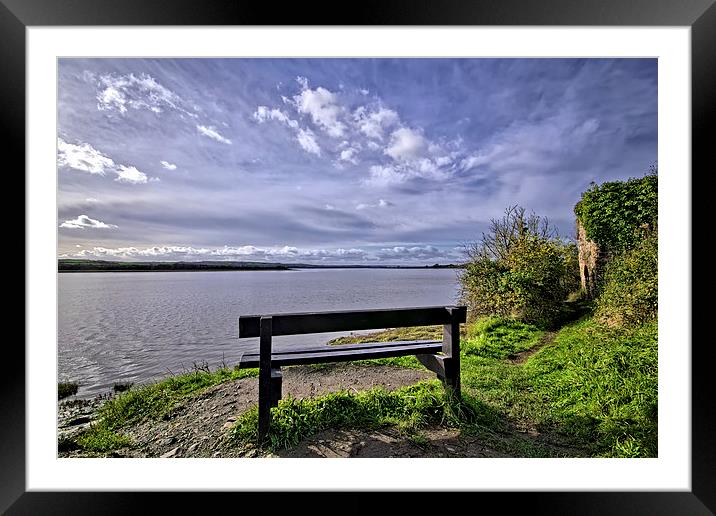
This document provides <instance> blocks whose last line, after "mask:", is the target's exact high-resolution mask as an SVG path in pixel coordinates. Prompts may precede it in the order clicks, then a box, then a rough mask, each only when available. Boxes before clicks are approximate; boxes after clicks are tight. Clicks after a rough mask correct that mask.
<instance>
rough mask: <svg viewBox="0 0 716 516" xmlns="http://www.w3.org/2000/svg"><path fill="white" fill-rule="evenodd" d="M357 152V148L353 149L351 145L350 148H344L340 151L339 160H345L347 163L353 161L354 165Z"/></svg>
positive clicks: (356, 161) (356, 162) (356, 160)
mask: <svg viewBox="0 0 716 516" xmlns="http://www.w3.org/2000/svg"><path fill="white" fill-rule="evenodd" d="M357 154H358V149H354V148H353V147H351V148H350V149H345V150H343V151H341V155H340V158H339V159H340V160H341V161H346V162H348V163H353V164H354V165H357V164H358V159H357V158H356V155H357Z"/></svg>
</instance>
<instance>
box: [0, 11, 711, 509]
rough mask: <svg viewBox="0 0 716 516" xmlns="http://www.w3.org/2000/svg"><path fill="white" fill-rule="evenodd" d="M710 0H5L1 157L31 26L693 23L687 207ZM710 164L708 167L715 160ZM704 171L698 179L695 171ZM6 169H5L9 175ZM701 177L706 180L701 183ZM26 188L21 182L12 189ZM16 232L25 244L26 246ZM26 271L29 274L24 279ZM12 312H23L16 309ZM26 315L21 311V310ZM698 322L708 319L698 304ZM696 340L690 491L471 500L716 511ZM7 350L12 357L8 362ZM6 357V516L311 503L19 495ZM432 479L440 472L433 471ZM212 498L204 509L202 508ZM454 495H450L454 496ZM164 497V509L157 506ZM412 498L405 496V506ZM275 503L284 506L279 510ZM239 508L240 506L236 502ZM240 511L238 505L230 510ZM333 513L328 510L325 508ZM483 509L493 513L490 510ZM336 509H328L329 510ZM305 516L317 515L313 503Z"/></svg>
mask: <svg viewBox="0 0 716 516" xmlns="http://www.w3.org/2000/svg"><path fill="white" fill-rule="evenodd" d="M715 2H716V0H582V1H579V2H578V1H575V0H539V1H535V0H501V1H489V0H477V1H475V0H473V1H460V0H447V1H446V0H442V1H439V2H438V1H435V2H430V1H429V0H419V1H416V0H412V1H411V0H389V1H388V0H365V1H363V2H357V3H354V4H353V3H352V4H345V3H340V2H335V1H332V2H327V1H324V0H320V1H313V2H310V3H298V2H294V3H283V4H276V5H274V4H271V3H268V2H256V1H253V2H249V1H242V0H217V1H212V2H204V3H198V2H194V1H190V0H124V1H120V0H62V1H58V0H54V1H53V0H0V63H2V64H1V66H2V71H3V74H2V78H0V106H1V108H0V122H1V124H0V133H1V134H2V136H3V140H2V141H3V143H4V145H3V147H4V148H5V149H6V156H8V155H11V156H13V157H14V158H16V159H15V160H13V161H14V163H16V167H17V169H18V170H19V169H22V170H24V167H25V140H24V136H25V102H26V99H25V66H26V54H25V51H26V48H25V45H26V43H25V29H26V28H27V27H29V26H83V25H98V26H108V25H157V26H166V25H194V26H199V25H202V26H210V25H335V26H342V25H402V26H412V25H444V26H458V25H462V26H466V25H532V26H541V25H552V26H563V25H570V26H612V25H614V26H620V25H621V26H688V27H690V28H691V38H692V41H691V51H692V53H691V73H692V171H691V179H692V206H697V205H698V204H699V202H698V197H694V196H693V194H698V193H699V192H702V193H703V192H705V191H706V189H703V188H702V189H699V188H694V183H700V182H701V177H704V176H705V174H706V170H705V169H706V166H707V160H711V161H712V158H711V149H712V147H713V136H711V135H713V134H716V127H715V126H716V123H715V121H714V119H715V115H716V5H715ZM710 164H711V167H713V165H712V163H710ZM696 169H699V170H701V172H700V174H698V175H697V174H694V173H693V170H696ZM6 170H7V168H6ZM699 176H701V177H699ZM19 186H20V188H22V189H23V191H24V183H23V184H22V185H19ZM692 219H693V227H692V235H698V234H701V233H702V231H700V228H703V227H704V226H705V222H701V221H702V220H703V219H701V218H699V217H697V216H695V215H694V216H692ZM24 238H25V237H24V235H23V241H24ZM29 274H32V271H30V270H27V268H26V267H25V280H26V282H27V277H28V275H29ZM17 305H18V306H19V305H20V303H17ZM23 307H24V303H23ZM692 307H693V309H692V316H691V319H692V321H694V322H698V321H700V320H701V319H700V318H698V317H694V314H696V313H698V312H699V308H701V309H702V310H703V307H704V305H698V304H697V303H696V300H695V298H694V299H693V302H692ZM696 335H697V333H696V332H693V338H692V340H693V344H692V343H688V342H685V343H684V345H685V346H688V345H691V357H692V364H691V365H692V411H691V413H692V421H691V425H692V455H691V466H692V475H691V480H692V489H691V491H689V492H656V491H645V492H624V491H620V492H542V493H539V492H533V493H513V492H506V493H479V494H478V493H473V494H472V495H471V499H472V500H471V502H470V503H475V501H477V503H486V502H490V501H494V502H496V503H499V504H502V506H503V507H509V508H510V509H511V510H514V509H515V508H518V507H521V508H523V509H525V510H529V511H530V512H533V513H534V512H537V513H550V514H562V513H567V514H621V513H624V514H627V513H628V514H713V513H714V511H715V510H716V489H715V488H714V486H716V475H715V472H716V445H715V444H714V441H716V439H714V435H715V434H716V432H714V430H715V427H714V422H713V408H714V407H715V406H716V404H715V403H714V401H713V399H714V389H713V383H712V382H711V381H710V380H711V378H710V376H711V375H710V368H711V367H712V366H711V365H710V361H709V347H710V342H709V341H708V339H705V340H699V339H697V338H695V337H696ZM9 352H12V354H14V356H13V357H12V358H8V357H7V355H8V354H9ZM4 358H6V360H8V362H7V363H9V364H12V366H11V367H6V368H4V371H3V374H2V375H0V414H3V415H4V416H5V417H4V418H3V422H2V424H1V425H0V436H1V438H0V461H1V466H0V511H7V514H47V513H51V514H70V513H71V514H94V513H102V514H106V513H109V514H112V513H119V512H121V513H124V514H129V513H134V512H143V511H145V510H151V508H152V507H153V506H154V503H153V502H158V503H160V504H161V506H160V507H161V511H162V512H167V513H171V512H176V513H186V512H191V511H192V504H193V503H197V497H198V498H199V501H198V503H199V504H201V506H202V507H204V508H206V509H207V510H210V509H209V505H207V503H210V504H211V505H214V504H216V503H217V502H219V503H224V502H225V503H229V504H233V505H235V504H237V503H240V505H241V507H245V508H247V509H248V508H249V507H250V505H249V504H248V501H252V502H253V501H258V502H260V503H261V501H262V500H263V503H262V505H263V507H269V508H271V509H272V510H292V509H293V507H295V506H297V505H303V504H306V503H311V502H310V501H308V500H307V496H308V495H309V493H293V494H292V495H291V496H290V498H289V497H288V496H284V497H281V498H278V499H277V498H275V497H274V496H272V497H271V498H270V500H271V502H270V504H268V505H266V497H265V496H263V497H262V496H261V494H260V493H252V494H251V496H249V494H247V493H236V494H233V493H221V494H219V493H211V494H208V493H203V494H197V493H191V494H192V497H191V498H192V500H191V501H190V500H189V496H188V495H189V493H176V492H172V493H142V494H138V493H121V492H112V493H109V492H108V493H96V492H83V493H81V492H27V491H26V487H25V473H26V469H25V467H26V464H25V411H26V409H25V353H24V349H23V348H21V347H20V345H19V343H18V342H17V341H10V340H8V341H7V343H6V353H5V356H4ZM436 474H438V475H440V474H444V472H440V471H436ZM209 495H211V501H210V502H208V501H207V500H205V499H206V498H207V497H208V496H209ZM450 496H452V495H450ZM159 497H161V499H160V500H156V498H159ZM372 498H373V497H372V496H366V493H352V494H349V495H347V496H344V497H343V500H341V509H340V511H341V512H345V511H346V510H351V511H352V512H357V511H361V512H364V511H366V510H369V509H370V507H371V506H372V505H373V500H372ZM406 498H407V497H406ZM282 502H285V506H284V507H282V505H284V504H282ZM402 503H404V504H405V505H403V506H401V507H405V508H406V509H407V508H408V506H410V505H412V504H415V505H416V506H419V507H422V508H423V509H425V508H427V507H428V506H430V505H433V504H435V505H436V508H438V509H440V508H442V510H445V509H449V508H450V507H451V506H452V504H453V503H455V502H453V501H449V499H448V498H447V497H445V495H432V496H431V495H430V494H428V493H421V494H418V493H414V494H411V496H410V497H409V499H408V500H404V502H402ZM235 506H236V505H235ZM237 507H238V506H237ZM326 507H327V508H330V504H326ZM485 507H486V508H487V507H489V506H487V505H486V506H485ZM334 509H335V507H334ZM311 510H313V511H315V510H320V507H318V508H317V507H316V505H315V504H311Z"/></svg>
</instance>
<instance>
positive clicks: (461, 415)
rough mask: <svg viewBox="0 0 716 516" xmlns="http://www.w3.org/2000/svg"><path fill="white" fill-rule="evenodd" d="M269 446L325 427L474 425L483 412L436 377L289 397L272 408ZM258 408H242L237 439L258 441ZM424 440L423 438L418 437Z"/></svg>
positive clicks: (410, 430) (412, 430) (409, 430)
mask: <svg viewBox="0 0 716 516" xmlns="http://www.w3.org/2000/svg"><path fill="white" fill-rule="evenodd" d="M271 412H272V422H271V431H270V433H269V443H268V447H269V449H270V450H273V451H276V450H278V449H281V448H290V447H292V446H295V445H296V444H298V443H299V442H300V441H301V440H302V439H304V438H306V437H309V436H311V435H313V434H315V433H317V432H320V431H321V430H324V429H327V428H361V429H376V428H380V427H382V426H385V425H396V426H397V427H398V428H399V429H400V430H401V431H402V432H404V433H405V434H406V435H408V436H411V437H412V436H415V435H416V432H417V431H418V429H420V428H422V427H424V426H427V425H430V424H435V425H445V426H448V427H458V426H461V425H463V424H475V423H476V422H478V421H479V420H480V416H481V414H480V412H479V411H477V410H475V407H474V406H473V405H472V404H466V403H462V402H460V401H458V400H456V399H454V398H451V397H450V396H449V395H448V394H447V393H446V392H445V390H444V389H443V388H442V385H441V384H440V382H438V381H437V380H434V381H428V382H420V383H418V384H415V385H411V386H409V387H404V388H402V389H399V390H396V391H393V392H389V391H387V390H385V389H383V388H379V387H378V388H373V389H371V390H369V391H362V392H358V393H351V392H348V391H339V392H334V393H330V394H326V395H324V396H320V397H317V398H305V399H295V398H292V397H287V398H285V399H282V400H281V401H280V402H279V405H278V407H276V408H273V409H271ZM257 422H258V409H257V408H256V407H254V408H253V409H251V410H249V411H248V412H246V413H244V414H243V415H242V416H241V417H240V418H239V419H238V420H237V422H236V424H235V425H234V427H233V428H232V429H231V431H230V439H232V440H233V441H234V442H235V443H236V444H250V443H255V442H256V440H257V437H258V436H257ZM417 439H418V440H420V437H417Z"/></svg>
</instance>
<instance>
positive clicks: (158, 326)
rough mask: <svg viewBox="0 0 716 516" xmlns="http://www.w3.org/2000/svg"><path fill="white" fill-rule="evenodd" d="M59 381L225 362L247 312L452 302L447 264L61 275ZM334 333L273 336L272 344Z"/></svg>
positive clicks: (130, 376) (99, 382)
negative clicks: (432, 266) (438, 266)
mask: <svg viewBox="0 0 716 516" xmlns="http://www.w3.org/2000/svg"><path fill="white" fill-rule="evenodd" d="M58 282H59V283H58V297H59V306H58V379H59V380H60V381H77V382H79V383H80V392H79V395H80V396H83V395H84V396H88V395H94V394H97V393H102V392H106V391H108V390H110V389H111V387H112V385H113V384H114V383H115V382H120V381H122V382H127V381H129V382H135V383H144V382H148V381H152V380H156V379H159V378H162V377H164V376H167V375H169V374H172V373H174V374H175V373H180V372H184V371H186V370H189V369H192V367H193V366H194V364H195V363H196V364H201V363H203V362H206V363H207V364H208V365H209V367H211V368H212V369H214V368H216V367H218V366H219V365H221V364H222V363H225V364H227V365H229V366H233V365H234V364H235V363H236V362H237V361H238V360H239V359H240V357H241V355H242V354H243V353H245V352H246V351H248V350H252V351H255V350H256V349H257V347H258V339H256V338H252V339H241V340H239V339H238V317H239V315H248V314H266V313H282V312H311V311H321V310H352V309H371V308H406V307H419V306H433V305H450V304H454V303H455V302H456V298H457V292H458V284H457V271H456V270H454V269H300V270H292V271H229V272H223V271H197V272H195V271H191V272H185V271H184V272H116V273H112V272H101V273H97V272H95V273H63V274H59V280H58ZM337 335H345V333H330V334H329V333H325V334H317V335H297V336H287V337H277V338H275V342H276V347H277V348H278V349H280V348H282V347H283V348H285V347H290V346H292V345H298V344H305V343H313V344H322V343H325V342H327V341H328V340H330V339H331V338H333V337H335V336H337Z"/></svg>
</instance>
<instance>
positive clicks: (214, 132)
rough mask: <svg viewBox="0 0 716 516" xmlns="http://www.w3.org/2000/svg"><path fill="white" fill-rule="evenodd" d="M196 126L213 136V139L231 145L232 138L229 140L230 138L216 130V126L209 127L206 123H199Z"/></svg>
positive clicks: (205, 134) (203, 132)
mask: <svg viewBox="0 0 716 516" xmlns="http://www.w3.org/2000/svg"><path fill="white" fill-rule="evenodd" d="M196 128H197V129H198V130H199V132H200V133H201V134H203V135H204V136H207V137H209V138H211V139H212V140H216V141H217V142H221V143H225V144H227V145H231V140H229V139H228V138H224V137H223V136H222V135H221V134H219V132H218V131H217V130H216V127H214V126H209V127H207V126H205V125H197V126H196Z"/></svg>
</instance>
